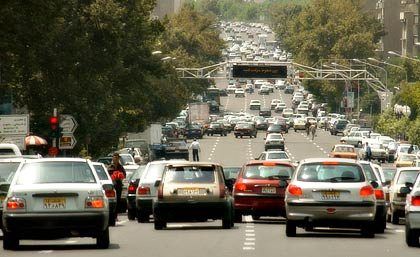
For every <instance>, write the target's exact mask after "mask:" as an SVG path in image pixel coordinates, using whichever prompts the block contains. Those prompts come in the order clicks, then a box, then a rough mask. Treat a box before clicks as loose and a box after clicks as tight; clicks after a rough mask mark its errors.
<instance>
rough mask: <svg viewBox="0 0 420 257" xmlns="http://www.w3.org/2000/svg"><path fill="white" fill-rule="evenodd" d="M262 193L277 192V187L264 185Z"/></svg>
mask: <svg viewBox="0 0 420 257" xmlns="http://www.w3.org/2000/svg"><path fill="white" fill-rule="evenodd" d="M261 193H263V194H275V193H276V188H275V187H263V188H261Z"/></svg>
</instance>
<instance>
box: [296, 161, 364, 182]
mask: <svg viewBox="0 0 420 257" xmlns="http://www.w3.org/2000/svg"><path fill="white" fill-rule="evenodd" d="M297 179H298V180H299V181H305V182H335V183H339V182H342V183H348V182H363V181H365V176H364V175H363V171H362V169H361V168H360V167H359V166H358V165H352V164H344V163H343V164H329V163H328V164H326V163H325V164H324V163H308V164H303V165H302V166H301V167H300V169H299V171H298V174H297Z"/></svg>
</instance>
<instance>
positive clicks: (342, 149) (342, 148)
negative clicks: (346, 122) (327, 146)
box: [334, 146, 354, 153]
mask: <svg viewBox="0 0 420 257" xmlns="http://www.w3.org/2000/svg"><path fill="white" fill-rule="evenodd" d="M334 152H351V153H354V148H353V147H348V146H337V147H335V149H334Z"/></svg>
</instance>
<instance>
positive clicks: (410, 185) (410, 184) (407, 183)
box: [405, 182, 414, 188]
mask: <svg viewBox="0 0 420 257" xmlns="http://www.w3.org/2000/svg"><path fill="white" fill-rule="evenodd" d="M405 186H406V187H408V188H413V186H414V183H411V182H405Z"/></svg>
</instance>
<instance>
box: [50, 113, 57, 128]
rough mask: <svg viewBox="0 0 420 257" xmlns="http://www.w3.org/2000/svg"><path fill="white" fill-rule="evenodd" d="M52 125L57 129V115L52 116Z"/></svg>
mask: <svg viewBox="0 0 420 257" xmlns="http://www.w3.org/2000/svg"><path fill="white" fill-rule="evenodd" d="M50 126H51V128H52V129H56V128H57V127H58V117H56V116H51V117H50Z"/></svg>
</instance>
